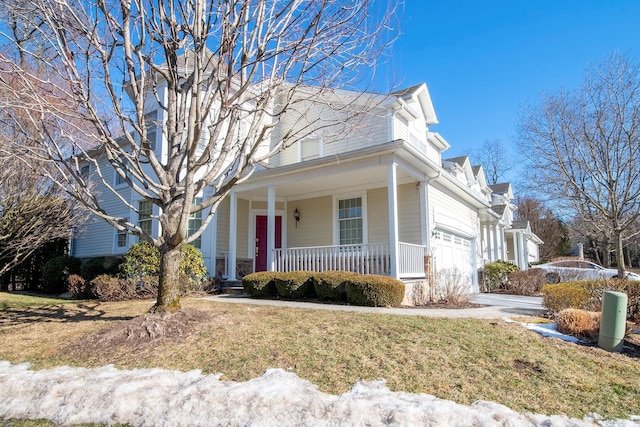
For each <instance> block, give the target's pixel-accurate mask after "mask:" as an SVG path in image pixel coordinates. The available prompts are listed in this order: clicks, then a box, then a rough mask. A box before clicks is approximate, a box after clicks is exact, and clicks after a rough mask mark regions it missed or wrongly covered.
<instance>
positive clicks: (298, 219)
mask: <svg viewBox="0 0 640 427" xmlns="http://www.w3.org/2000/svg"><path fill="white" fill-rule="evenodd" d="M293 219H295V220H296V228H298V222H300V211H299V210H298V208H296V210H295V211H293Z"/></svg>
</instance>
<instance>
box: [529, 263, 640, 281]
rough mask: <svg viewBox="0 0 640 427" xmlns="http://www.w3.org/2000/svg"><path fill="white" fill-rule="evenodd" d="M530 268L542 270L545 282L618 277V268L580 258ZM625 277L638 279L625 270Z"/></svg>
mask: <svg viewBox="0 0 640 427" xmlns="http://www.w3.org/2000/svg"><path fill="white" fill-rule="evenodd" d="M531 268H537V269H540V270H542V271H543V272H544V275H545V277H546V279H547V283H559V282H570V281H574V280H592V279H611V278H617V277H618V270H617V269H615V268H604V267H602V266H600V265H598V264H595V263H593V262H589V261H580V260H563V261H553V262H548V263H546V264H539V265H533V266H531ZM625 278H626V279H628V280H640V275H638V274H636V273H632V272H630V271H627V272H626V273H625Z"/></svg>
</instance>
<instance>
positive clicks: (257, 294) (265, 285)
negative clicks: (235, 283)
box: [242, 271, 286, 298]
mask: <svg viewBox="0 0 640 427" xmlns="http://www.w3.org/2000/svg"><path fill="white" fill-rule="evenodd" d="M281 274H286V273H279V272H277V271H259V272H256V273H251V274H247V275H246V276H244V277H243V278H242V287H243V288H244V291H245V292H246V293H247V294H249V296H251V297H254V298H269V297H275V296H277V295H278V291H277V290H276V284H275V278H276V276H278V275H281Z"/></svg>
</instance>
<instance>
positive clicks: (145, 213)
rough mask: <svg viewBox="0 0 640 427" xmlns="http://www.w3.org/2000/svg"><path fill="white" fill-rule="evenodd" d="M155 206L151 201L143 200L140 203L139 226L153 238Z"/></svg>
mask: <svg viewBox="0 0 640 427" xmlns="http://www.w3.org/2000/svg"><path fill="white" fill-rule="evenodd" d="M152 213H153V204H152V203H151V202H150V201H149V200H141V201H140V202H138V226H139V227H140V228H141V229H142V231H144V232H145V233H146V234H147V235H149V236H151V230H152V227H151V226H152V222H151V221H152V220H151V214H152Z"/></svg>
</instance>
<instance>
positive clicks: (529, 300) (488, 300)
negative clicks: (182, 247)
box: [204, 294, 546, 319]
mask: <svg viewBox="0 0 640 427" xmlns="http://www.w3.org/2000/svg"><path fill="white" fill-rule="evenodd" d="M204 299H206V300H210V301H215V302H221V303H235V304H252V305H264V306H276V307H293V308H307V309H312V310H333V311H352V312H357V313H378V314H395V315H402V316H427V317H450V318H476V319H496V318H497V319H500V318H503V317H517V316H540V315H542V314H544V313H545V311H546V310H545V309H544V308H543V307H542V298H538V297H522V296H517V295H504V294H474V295H473V297H472V299H471V301H472V302H474V303H476V304H482V305H485V307H478V308H460V309H454V308H385V307H360V306H355V305H337V304H322V303H315V302H298V301H283V300H271V299H253V298H249V297H248V296H246V295H214V296H209V297H205V298H204Z"/></svg>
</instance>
